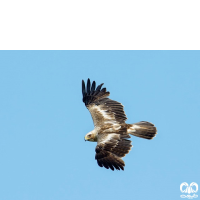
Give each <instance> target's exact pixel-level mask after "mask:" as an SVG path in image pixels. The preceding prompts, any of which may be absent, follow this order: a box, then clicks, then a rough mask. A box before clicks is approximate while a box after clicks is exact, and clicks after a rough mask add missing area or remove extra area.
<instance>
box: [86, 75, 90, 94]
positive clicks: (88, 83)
mask: <svg viewBox="0 0 200 200" xmlns="http://www.w3.org/2000/svg"><path fill="white" fill-rule="evenodd" d="M90 88H91V84H90V79H89V78H88V80H87V94H88V95H89V94H90Z"/></svg>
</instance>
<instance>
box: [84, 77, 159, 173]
mask: <svg viewBox="0 0 200 200" xmlns="http://www.w3.org/2000/svg"><path fill="white" fill-rule="evenodd" d="M102 85H103V84H101V85H99V86H98V87H97V88H96V83H95V81H93V83H92V86H91V84H90V79H88V81H87V88H85V82H84V81H82V93H83V102H84V103H85V105H86V107H87V108H88V110H89V111H90V113H91V115H92V119H93V122H94V126H95V128H94V130H93V131H91V132H89V133H88V134H87V135H86V136H85V140H87V141H91V142H97V146H96V149H95V151H96V156H95V159H96V160H97V163H98V165H99V166H100V167H105V168H107V169H109V168H110V169H111V170H114V169H117V170H120V169H122V170H124V166H125V163H124V161H123V160H122V159H121V158H122V157H124V156H125V155H126V154H127V153H128V152H129V151H130V150H131V147H132V145H131V141H130V140H128V139H129V138H130V135H129V134H131V135H135V136H138V137H141V138H145V139H152V138H153V137H154V136H155V135H156V127H155V126H154V125H153V124H152V123H150V122H145V121H141V122H138V123H135V124H126V123H125V121H126V119H127V118H126V114H125V112H124V109H123V105H122V104H121V103H119V102H117V101H114V100H111V99H109V98H107V96H109V95H110V93H109V92H107V91H106V88H103V89H101V87H102Z"/></svg>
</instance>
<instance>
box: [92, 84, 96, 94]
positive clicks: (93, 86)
mask: <svg viewBox="0 0 200 200" xmlns="http://www.w3.org/2000/svg"><path fill="white" fill-rule="evenodd" d="M95 88H96V82H95V81H93V83H92V87H91V93H92V92H94V91H95Z"/></svg>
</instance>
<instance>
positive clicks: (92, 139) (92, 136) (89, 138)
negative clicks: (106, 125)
mask: <svg viewBox="0 0 200 200" xmlns="http://www.w3.org/2000/svg"><path fill="white" fill-rule="evenodd" d="M84 139H85V141H90V142H97V132H96V131H95V130H93V131H91V132H89V133H87V134H86V135H85V138H84Z"/></svg>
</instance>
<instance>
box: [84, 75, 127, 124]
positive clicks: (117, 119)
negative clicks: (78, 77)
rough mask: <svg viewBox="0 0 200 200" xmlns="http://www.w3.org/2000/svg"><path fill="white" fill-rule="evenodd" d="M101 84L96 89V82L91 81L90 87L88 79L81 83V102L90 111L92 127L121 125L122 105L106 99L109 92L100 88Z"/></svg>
mask: <svg viewBox="0 0 200 200" xmlns="http://www.w3.org/2000/svg"><path fill="white" fill-rule="evenodd" d="M102 85H103V83H102V84H100V85H99V86H98V87H96V82H95V81H93V83H92V86H91V84H90V79H88V81H87V87H85V82H84V81H82V93H83V102H84V103H85V105H86V107H87V108H88V110H89V111H90V113H91V115H92V119H93V122H94V125H95V126H96V127H97V126H102V125H105V124H121V123H124V122H125V120H126V119H127V118H126V114H125V112H124V108H123V105H122V104H121V103H119V102H117V101H113V100H111V99H109V98H107V97H108V96H109V95H110V92H107V91H106V88H102V89H101V87H102Z"/></svg>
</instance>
